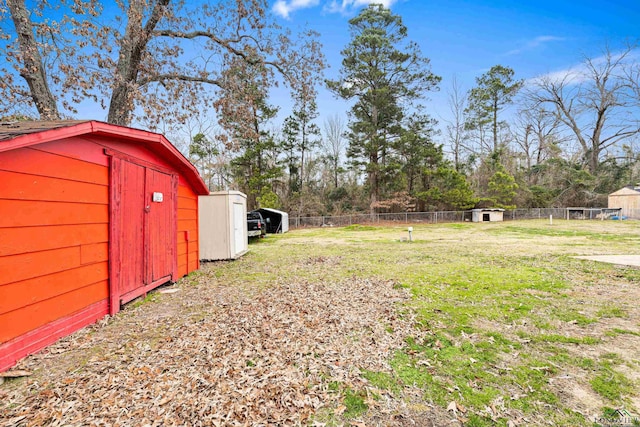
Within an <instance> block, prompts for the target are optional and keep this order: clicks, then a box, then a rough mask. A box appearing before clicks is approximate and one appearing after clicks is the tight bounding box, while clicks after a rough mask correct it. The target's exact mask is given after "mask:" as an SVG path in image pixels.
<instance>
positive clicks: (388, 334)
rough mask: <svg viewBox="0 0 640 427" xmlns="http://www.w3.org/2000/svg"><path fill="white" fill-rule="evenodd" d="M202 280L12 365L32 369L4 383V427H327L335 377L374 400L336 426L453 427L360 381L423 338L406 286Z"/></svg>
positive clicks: (0, 419) (337, 398)
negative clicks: (321, 415)
mask: <svg viewBox="0 0 640 427" xmlns="http://www.w3.org/2000/svg"><path fill="white" fill-rule="evenodd" d="M204 271H205V273H204V274H201V275H198V276H196V280H197V281H198V283H197V284H196V285H195V286H193V285H189V284H188V283H187V281H188V280H190V279H191V278H187V279H185V280H183V281H181V282H179V284H178V286H179V287H180V288H181V292H177V293H172V294H165V295H162V297H161V298H159V301H158V302H156V303H152V302H149V303H146V304H142V305H141V306H139V307H133V306H131V305H130V306H128V307H127V308H125V310H123V312H121V313H120V314H118V315H117V316H115V317H113V318H106V319H103V320H102V321H100V322H98V323H97V324H95V325H93V326H91V327H87V328H84V329H83V330H81V331H79V332H77V333H75V334H73V335H71V336H69V337H66V338H64V339H62V340H60V341H58V342H57V343H55V344H53V345H51V346H49V347H48V348H46V349H45V350H43V351H41V352H40V353H38V354H36V355H33V356H30V357H28V358H26V359H24V360H22V361H21V362H20V363H19V365H18V366H17V367H16V368H19V369H24V370H30V371H32V372H34V374H33V376H31V377H29V378H25V379H22V380H20V381H12V382H11V383H10V384H8V386H7V387H4V386H3V389H4V390H3V392H4V396H3V399H2V400H1V402H0V425H2V426H9V425H12V426H13V425H24V426H33V425H51V426H55V425H65V426H76V425H77V426H80V425H94V426H101V425H110V426H125V425H131V423H132V422H134V423H135V424H136V425H149V426H156V425H193V426H200V425H203V426H205V425H206V426H267V425H323V424H322V423H321V422H319V421H316V417H315V415H314V414H316V413H317V412H318V411H319V410H321V409H325V410H328V411H331V410H332V409H336V408H340V407H341V406H343V405H342V402H341V398H342V396H341V394H340V393H337V392H336V391H335V390H332V389H331V387H330V385H331V384H335V383H336V382H338V383H340V384H342V385H344V386H345V387H349V388H350V389H353V390H363V391H364V392H365V393H366V394H367V396H374V395H376V396H382V397H381V398H379V400H378V401H376V400H374V399H371V398H368V399H367V402H368V404H369V407H370V410H369V411H368V412H367V414H366V417H368V418H362V417H361V418H359V419H357V420H350V421H349V420H343V419H342V418H341V415H340V411H339V409H338V410H337V411H336V412H335V413H334V416H335V417H336V419H337V422H338V423H340V424H337V425H349V424H350V425H360V424H359V423H362V425H370V426H371V425H431V424H433V421H432V420H433V419H436V418H438V417H442V421H443V422H444V421H445V420H447V421H449V420H450V418H451V417H450V416H449V415H448V414H447V413H446V411H444V410H438V409H437V408H433V407H432V408H431V409H430V411H431V410H432V411H439V413H436V412H433V413H431V412H428V411H427V413H425V411H422V412H421V413H420V414H415V413H412V411H411V410H410V409H409V408H408V407H407V404H406V403H404V402H405V400H403V399H394V398H392V397H389V396H388V395H387V394H385V392H384V391H380V390H376V389H375V388H374V387H372V386H371V385H370V384H368V382H367V380H366V379H364V378H363V377H362V376H361V371H362V370H370V371H383V372H391V367H390V366H389V364H388V361H389V360H390V358H391V356H392V354H393V352H394V351H395V350H397V349H400V348H401V347H402V346H403V344H404V340H405V338H406V337H407V336H416V334H420V333H421V332H420V330H418V329H416V328H415V319H414V317H413V314H412V313H411V312H406V311H401V310H402V307H401V306H400V303H402V302H404V301H406V300H407V299H408V298H409V293H408V291H407V290H405V289H402V288H399V287H397V286H394V283H393V282H392V281H385V280H376V279H360V278H355V277H354V278H351V279H344V280H341V281H339V282H338V283H325V282H319V283H317V282H316V283H311V282H309V281H305V280H301V281H295V282H291V283H276V284H274V285H273V286H270V287H267V288H264V289H261V290H258V289H256V288H255V287H251V285H250V284H244V285H237V284H234V285H233V286H232V285H227V284H222V283H219V282H218V281H217V279H215V277H214V275H213V274H211V272H212V271H213V270H212V269H211V268H210V267H205V269H204ZM207 272H208V274H207ZM191 281H193V279H191ZM424 333H427V332H426V331H425V332H424ZM6 385H7V384H5V386H6ZM408 388H409V387H408ZM408 393H409V394H411V393H413V394H414V395H418V396H419V394H420V393H419V391H418V390H408ZM418 400H419V397H418ZM422 403H423V405H422V406H423V407H424V406H425V405H424V402H422ZM134 420H135V421H134ZM342 423H344V424H342ZM354 423H355V424H354ZM447 424H448V422H447ZM332 425H336V424H335V423H334V424H332ZM433 425H436V424H433ZM437 425H444V424H443V423H442V424H437Z"/></svg>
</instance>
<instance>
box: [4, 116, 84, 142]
mask: <svg viewBox="0 0 640 427" xmlns="http://www.w3.org/2000/svg"><path fill="white" fill-rule="evenodd" d="M88 121H90V120H46V121H28V122H19V121H15V122H0V141H6V140H9V139H13V138H17V137H19V136H23V135H28V134H31V133H38V132H44V131H47V130H51V129H59V128H64V127H69V126H75V125H77V124H80V123H85V122H88Z"/></svg>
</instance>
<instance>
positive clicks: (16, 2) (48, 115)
mask: <svg viewBox="0 0 640 427" xmlns="http://www.w3.org/2000/svg"><path fill="white" fill-rule="evenodd" d="M7 6H8V7H9V10H10V11H11V19H12V20H13V24H14V25H15V27H16V33H17V34H18V42H19V45H20V55H21V56H22V62H23V68H22V70H20V75H21V76H22V77H23V78H24V79H25V80H26V81H27V84H28V85H29V89H30V90H31V98H32V99H33V103H34V104H35V105H36V108H37V110H38V113H39V114H40V119H41V120H59V119H60V113H59V112H58V106H57V104H56V100H55V99H54V97H53V95H52V94H51V90H49V84H48V83H47V76H46V73H45V69H44V65H43V64H42V57H41V56H40V51H39V50H38V43H37V42H36V39H35V37H34V35H33V23H32V22H31V18H30V17H29V11H28V10H27V7H26V6H25V4H24V0H7Z"/></svg>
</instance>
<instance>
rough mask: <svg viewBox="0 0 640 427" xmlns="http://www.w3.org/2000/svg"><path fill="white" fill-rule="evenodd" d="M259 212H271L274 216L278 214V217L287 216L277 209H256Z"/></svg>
mask: <svg viewBox="0 0 640 427" xmlns="http://www.w3.org/2000/svg"><path fill="white" fill-rule="evenodd" d="M257 210H259V211H267V212H273V213H275V214H279V215H289V214H288V213H287V212H283V211H279V210H277V209H272V208H260V209H257Z"/></svg>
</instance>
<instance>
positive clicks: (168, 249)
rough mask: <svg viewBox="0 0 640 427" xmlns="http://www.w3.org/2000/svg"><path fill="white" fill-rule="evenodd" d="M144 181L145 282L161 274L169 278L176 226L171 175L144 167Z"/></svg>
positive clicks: (171, 271)
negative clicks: (145, 175)
mask: <svg viewBox="0 0 640 427" xmlns="http://www.w3.org/2000/svg"><path fill="white" fill-rule="evenodd" d="M146 184H147V185H146V187H147V192H148V196H149V197H150V198H151V200H150V203H149V205H148V206H149V208H148V209H147V211H148V212H147V218H148V227H147V230H148V233H149V235H148V236H147V239H148V243H149V245H148V251H149V254H148V263H147V282H148V283H152V282H155V281H157V280H160V279H163V278H166V279H167V280H169V279H170V278H171V276H172V273H173V258H174V257H175V255H176V253H175V249H174V248H173V240H174V238H175V236H176V232H177V231H176V230H177V227H176V224H175V223H174V217H175V215H174V210H173V203H172V201H173V197H172V194H173V180H172V177H171V175H168V174H166V173H162V172H159V171H155V170H153V169H147V182H146Z"/></svg>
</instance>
